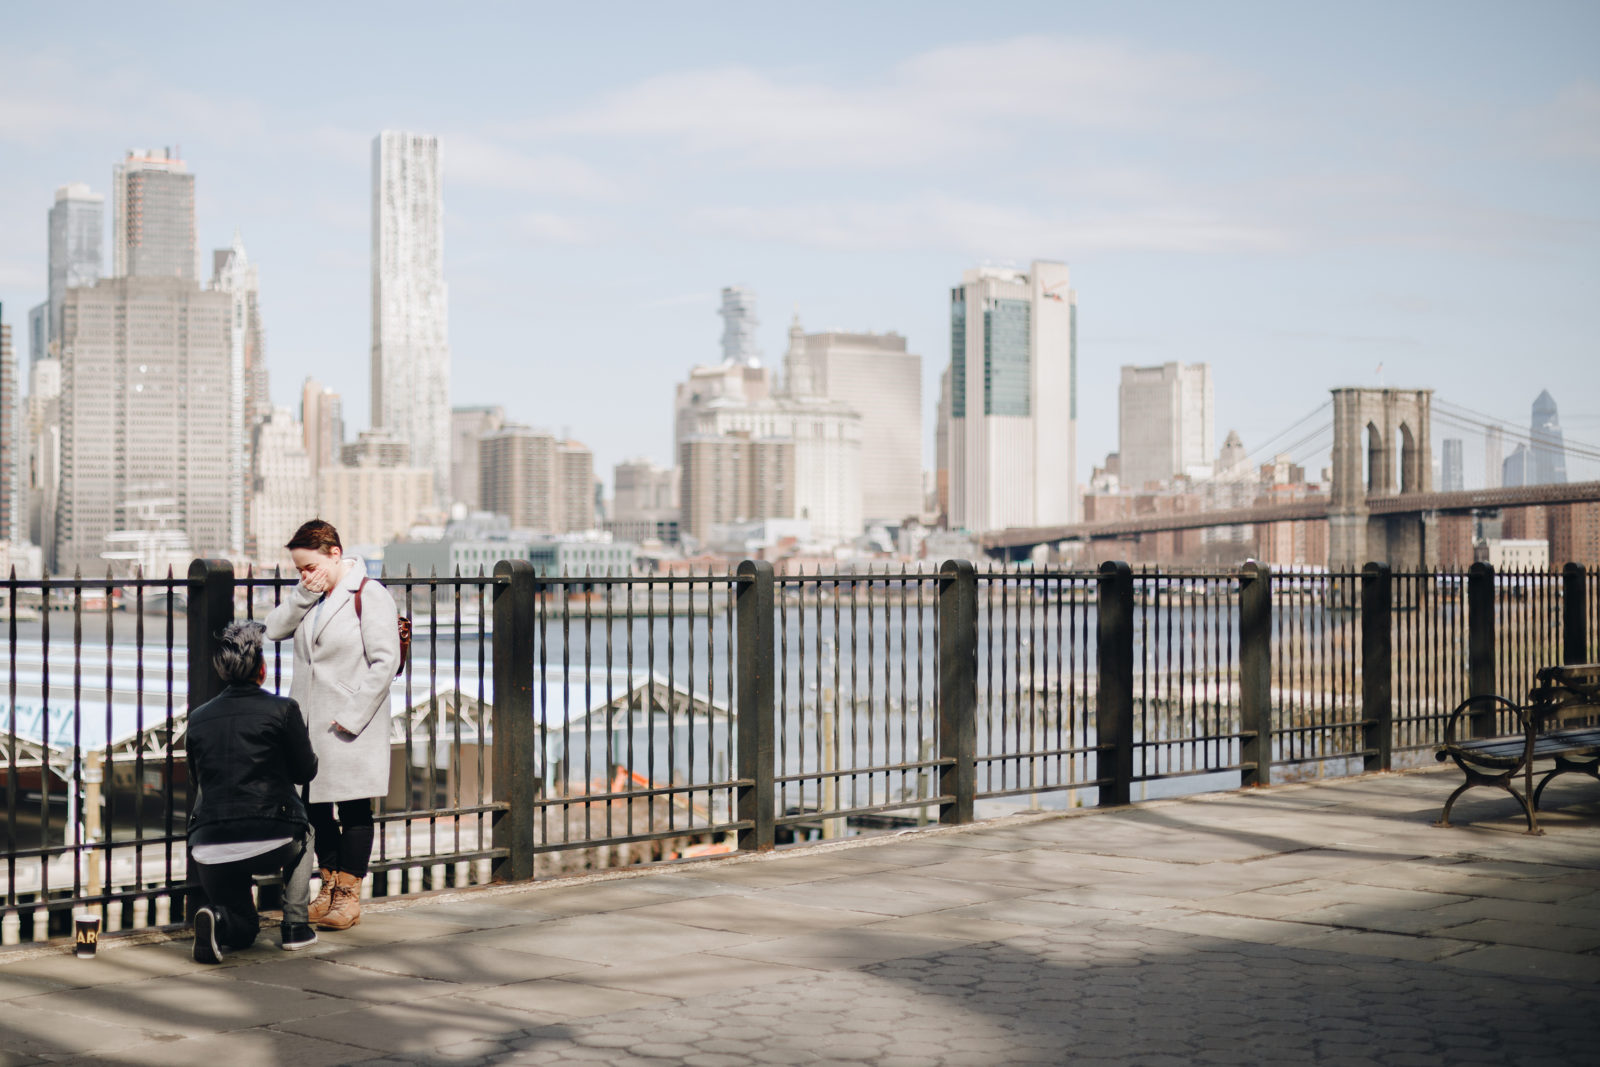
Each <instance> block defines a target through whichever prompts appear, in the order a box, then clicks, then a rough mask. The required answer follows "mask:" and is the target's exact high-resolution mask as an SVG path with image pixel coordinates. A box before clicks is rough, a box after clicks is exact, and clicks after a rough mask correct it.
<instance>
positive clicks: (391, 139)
mask: <svg viewBox="0 0 1600 1067" xmlns="http://www.w3.org/2000/svg"><path fill="white" fill-rule="evenodd" d="M448 327H449V322H448V314H447V293H446V290H445V282H444V198H443V193H442V187H441V165H440V152H439V139H438V138H437V137H427V136H423V135H421V134H415V133H405V132H402V131H394V130H385V131H384V132H383V133H381V134H379V135H378V136H377V137H376V138H374V139H373V142H372V425H373V426H374V428H378V429H383V430H386V431H387V432H389V433H390V434H393V435H394V436H396V437H399V438H402V439H403V440H405V441H408V442H410V444H411V454H412V462H413V463H414V464H415V465H416V466H418V467H422V468H425V469H427V470H430V471H432V472H433V484H434V489H435V492H437V493H439V494H440V495H441V499H440V500H439V501H437V503H439V504H440V505H447V504H448V500H446V499H444V497H447V496H448V495H449V490H450V345H449V329H448Z"/></svg>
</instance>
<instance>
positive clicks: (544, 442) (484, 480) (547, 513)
mask: <svg viewBox="0 0 1600 1067" xmlns="http://www.w3.org/2000/svg"><path fill="white" fill-rule="evenodd" d="M478 463H479V469H478V493H479V495H480V497H481V498H482V500H483V510H485V511H492V512H494V513H495V514H497V515H505V516H508V517H509V518H510V519H511V525H512V526H515V527H517V528H519V529H525V530H533V531H535V532H538V533H555V532H556V531H557V528H558V515H557V512H558V511H559V510H560V504H559V502H560V498H561V492H560V489H559V486H558V484H557V479H558V477H559V474H558V469H559V465H558V464H557V462H556V438H555V435H554V434H551V433H548V432H546V431H543V430H535V429H533V428H531V427H528V426H521V425H518V424H516V423H508V424H506V425H505V426H502V427H501V428H500V429H498V430H491V431H490V432H489V433H486V434H483V435H482V436H481V437H479V438H478Z"/></svg>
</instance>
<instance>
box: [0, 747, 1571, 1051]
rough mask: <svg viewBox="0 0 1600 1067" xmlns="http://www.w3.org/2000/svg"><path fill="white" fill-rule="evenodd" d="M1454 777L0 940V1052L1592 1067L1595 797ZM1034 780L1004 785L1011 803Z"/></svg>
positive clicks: (1312, 787)
mask: <svg viewBox="0 0 1600 1067" xmlns="http://www.w3.org/2000/svg"><path fill="white" fill-rule="evenodd" d="M1459 780H1460V776H1459V774H1457V773H1455V772H1454V771H1447V772H1424V773H1409V774H1384V775H1369V776H1364V777H1361V778H1347V779H1338V780H1321V781H1317V782H1315V783H1314V784H1304V785H1288V786H1278V787H1273V788H1271V789H1257V790H1247V791H1243V792H1235V793H1228V794H1221V795H1213V796H1209V797H1195V798H1188V799H1182V800H1170V801H1166V800H1164V801H1152V802H1149V803H1147V804H1140V805H1137V806H1134V807H1127V808H1117V809H1111V810H1096V809H1086V810H1081V811H1079V812H1077V813H1074V814H1070V815H1033V816H1029V815H1022V816H1012V817H1009V818H1006V819H1001V820H998V821H995V822H990V823H984V824H981V825H976V826H972V827H952V828H946V829H929V830H922V831H913V832H910V833H904V834H898V835H890V836H885V837H878V838H873V839H856V840H850V841H843V842H837V843H828V844H823V845H812V846H806V847H802V848H798V849H795V850H792V851H785V852H779V853H776V854H772V853H769V854H766V855H761V856H749V857H739V856H734V857H728V858H725V859H718V860H710V861H703V862H695V863H686V864H681V865H676V866H668V867H656V868H646V869H634V870H631V871H627V872H619V873H618V874H613V875H597V876H591V877H587V878H577V879H564V880H557V881H550V882H543V883H534V884H532V885H525V886H506V887H496V888H486V889H475V890H467V891H464V892H459V893H453V894H446V895H441V896H437V897H425V898H422V899H414V900H409V901H396V902H392V903H382V904H376V903H375V904H373V905H372V906H371V908H370V910H369V911H368V912H367V913H366V914H364V915H363V917H362V921H361V925H360V926H357V927H355V928H354V929H352V930H348V931H345V932H343V933H328V932H325V933H323V934H322V937H321V940H320V941H319V942H318V943H317V944H316V945H313V946H311V947H310V948H308V949H306V950H304V951H302V952H296V953H285V952H280V951H279V950H278V947H277V941H278V934H277V931H276V930H274V929H270V928H269V929H268V930H267V931H265V932H264V933H263V936H262V938H261V939H260V940H259V941H258V942H257V943H256V945H255V946H254V947H252V948H250V949H247V950H245V951H243V952H238V953H232V954H230V955H229V956H228V958H227V959H226V960H225V961H224V963H223V965H222V966H219V967H206V966H203V965H201V964H196V963H193V962H191V960H190V948H191V942H190V940H189V936H188V932H187V931H186V930H181V929H172V930H168V931H165V932H154V931H152V932H148V933H143V934H139V935H131V936H121V937H117V938H112V939H108V940H107V941H106V942H104V943H102V945H101V947H100V954H99V957H98V958H97V959H94V960H76V959H73V958H72V956H71V955H70V952H69V949H68V946H67V945H66V944H64V943H60V942H58V943H56V944H54V945H50V946H41V947H39V948H33V949H23V950H14V949H12V950H7V951H6V952H5V953H0V1063H4V1064H32V1063H50V1062H63V1061H70V1062H72V1063H116V1064H160V1065H161V1067H181V1065H183V1064H202V1065H204V1067H216V1065H218V1064H226V1065H227V1067H251V1065H254V1064H284V1063H290V1064H294V1065H296V1067H317V1065H319V1064H364V1065H368V1067H383V1065H395V1067H402V1065H406V1064H415V1063H426V1064H440V1065H443V1064H451V1065H482V1067H491V1065H493V1067H502V1065H505V1064H512V1063H517V1064H549V1065H552V1067H556V1065H573V1067H579V1065H592V1067H599V1065H605V1067H677V1065H682V1064H688V1065H694V1067H741V1065H751V1067H756V1065H765V1064H809V1065H813V1067H851V1065H857V1067H859V1065H861V1064H873V1065H875V1067H991V1065H994V1064H1008V1065H1010V1064H1017V1065H1023V1064H1038V1065H1041V1067H1046V1065H1051V1064H1060V1063H1069V1062H1070V1063H1072V1064H1074V1067H1082V1065H1090V1067H1093V1065H1106V1067H1112V1065H1123V1064H1126V1065H1130V1067H1132V1065H1145V1067H1154V1065H1158V1064H1169V1063H1170V1064H1182V1065H1189V1064H1240V1063H1317V1064H1324V1065H1329V1067H1332V1065H1335V1064H1338V1065H1350V1067H1356V1065H1363V1064H1367V1065H1382V1067H1405V1065H1412V1064H1444V1063H1448V1064H1468V1063H1472V1064H1477V1063H1502V1064H1503V1063H1517V1064H1563V1065H1565V1064H1577V1063H1592V1062H1594V1061H1593V1059H1592V1057H1593V1056H1594V1054H1595V1049H1596V1048H1597V1047H1600V1013H1596V1011H1595V1003H1596V998H1595V990H1596V988H1600V834H1596V832H1595V831H1596V829H1597V828H1600V805H1597V804H1596V791H1595V789H1594V788H1593V786H1594V784H1595V783H1593V782H1592V781H1589V780H1586V779H1583V778H1582V777H1581V776H1579V777H1578V778H1576V779H1575V778H1574V777H1573V776H1571V775H1569V776H1567V777H1565V778H1561V779H1557V780H1556V782H1555V783H1554V784H1553V785H1552V786H1551V787H1550V790H1549V792H1548V793H1547V795H1546V804H1545V806H1546V808H1547V809H1548V814H1547V815H1546V818H1545V820H1544V824H1545V829H1546V836H1543V837H1530V836H1528V835H1526V834H1523V833H1521V832H1520V830H1521V826H1522V822H1521V816H1520V814H1519V813H1518V811H1517V807H1516V805H1515V804H1514V803H1512V802H1511V801H1510V798H1509V797H1507V796H1505V795H1504V794H1499V795H1496V796H1490V795H1488V794H1491V793H1495V792H1496V791H1494V790H1482V789H1480V790H1474V791H1473V792H1471V793H1468V794H1467V795H1466V797H1464V798H1463V799H1462V802H1461V803H1460V804H1459V805H1458V806H1457V808H1456V811H1455V815H1456V820H1457V822H1458V823H1460V825H1458V826H1457V827H1455V828H1453V829H1448V830H1441V829H1436V828H1435V827H1433V826H1432V825H1430V824H1431V823H1432V821H1433V820H1434V819H1436V818H1437V817H1438V814H1439V809H1440V807H1441V805H1442V804H1443V803H1444V798H1445V797H1446V796H1448V795H1449V793H1450V791H1451V789H1452V788H1454V786H1455V784H1456V783H1457V782H1458V781H1459ZM1019 803H1020V801H1019Z"/></svg>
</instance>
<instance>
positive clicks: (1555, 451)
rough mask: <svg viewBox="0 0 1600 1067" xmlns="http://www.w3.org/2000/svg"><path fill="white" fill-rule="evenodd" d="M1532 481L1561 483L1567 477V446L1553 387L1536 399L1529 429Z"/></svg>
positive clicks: (1550, 483)
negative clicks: (1552, 390) (1552, 393)
mask: <svg viewBox="0 0 1600 1067" xmlns="http://www.w3.org/2000/svg"><path fill="white" fill-rule="evenodd" d="M1528 443H1529V450H1530V452H1531V453H1532V455H1531V456H1530V457H1529V466H1530V468H1531V469H1530V471H1529V474H1530V476H1531V477H1530V481H1529V483H1528V484H1530V485H1560V484H1563V483H1565V482H1566V480H1567V447H1566V443H1565V441H1564V440H1563V438H1562V435H1561V420H1560V418H1558V417H1557V415H1556V401H1555V398H1554V397H1552V396H1551V395H1550V390H1548V389H1546V390H1544V391H1542V392H1541V393H1540V394H1539V396H1538V398H1537V399H1536V400H1534V402H1533V422H1532V427H1531V428H1530V430H1529V433H1528Z"/></svg>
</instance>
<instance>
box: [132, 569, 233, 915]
mask: <svg viewBox="0 0 1600 1067" xmlns="http://www.w3.org/2000/svg"><path fill="white" fill-rule="evenodd" d="M188 597H189V606H188V617H189V710H190V711H191V712H192V711H194V709H195V708H198V707H199V706H200V705H201V704H204V703H205V702H206V701H208V700H210V699H211V698H212V697H214V696H217V695H219V694H220V693H221V692H222V690H223V688H224V687H223V684H222V678H221V677H220V676H218V674H217V668H216V666H215V665H213V664H212V662H211V660H212V657H213V656H214V655H215V654H216V651H217V635H219V634H220V633H222V628H223V627H224V626H226V625H228V624H229V623H230V622H232V621H233V564H232V563H229V562H228V561H227V560H225V559H197V560H194V561H193V562H191V563H190V564H189V590H188ZM107 600H108V603H109V591H108V596H107ZM108 610H109V607H108ZM188 792H189V804H190V806H191V807H192V806H193V804H194V791H193V789H190V790H189V791H188ZM187 847H188V846H187V844H185V848H186V849H187ZM184 858H185V861H186V864H187V866H186V868H185V869H186V870H188V871H189V878H190V880H191V881H193V882H194V885H193V886H192V887H191V888H190V889H189V891H188V892H187V893H185V894H184V899H183V916H182V919H183V920H193V919H194V913H195V912H196V911H197V910H199V909H200V908H203V907H205V906H206V904H207V903H209V900H208V899H207V898H206V895H205V892H204V891H203V890H202V889H201V888H200V883H199V881H198V880H196V879H195V878H194V870H195V866H194V857H192V856H190V855H189V854H188V853H187V851H186V852H185V853H184Z"/></svg>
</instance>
